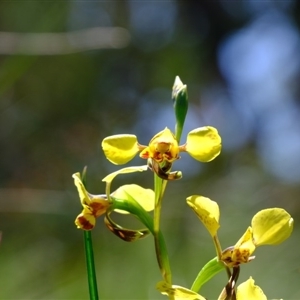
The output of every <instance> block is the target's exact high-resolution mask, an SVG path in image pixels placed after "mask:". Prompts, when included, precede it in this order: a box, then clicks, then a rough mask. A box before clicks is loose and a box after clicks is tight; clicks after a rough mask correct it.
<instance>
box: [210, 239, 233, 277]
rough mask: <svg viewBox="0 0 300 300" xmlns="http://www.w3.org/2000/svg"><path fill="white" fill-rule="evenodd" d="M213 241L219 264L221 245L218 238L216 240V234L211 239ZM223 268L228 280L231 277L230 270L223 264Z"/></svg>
mask: <svg viewBox="0 0 300 300" xmlns="http://www.w3.org/2000/svg"><path fill="white" fill-rule="evenodd" d="M213 241H214V245H215V248H216V252H217V257H218V260H219V261H220V262H221V256H222V247H221V244H220V241H219V238H218V235H217V234H216V235H215V236H214V237H213ZM223 264H224V263H223ZM224 267H225V269H226V272H227V276H228V278H230V277H231V271H230V268H228V267H227V266H226V265H225V264H224Z"/></svg>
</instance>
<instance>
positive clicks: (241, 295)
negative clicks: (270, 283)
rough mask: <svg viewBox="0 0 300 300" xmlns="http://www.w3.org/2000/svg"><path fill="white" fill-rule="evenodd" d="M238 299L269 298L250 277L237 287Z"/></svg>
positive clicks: (255, 299)
mask: <svg viewBox="0 0 300 300" xmlns="http://www.w3.org/2000/svg"><path fill="white" fill-rule="evenodd" d="M236 299H237V300H267V297H266V295H265V294H264V292H263V291H262V289H261V288H260V287H259V286H257V285H254V280H253V279H252V277H250V278H249V279H248V280H247V281H245V282H243V283H241V284H240V285H239V286H238V287H237V294H236Z"/></svg>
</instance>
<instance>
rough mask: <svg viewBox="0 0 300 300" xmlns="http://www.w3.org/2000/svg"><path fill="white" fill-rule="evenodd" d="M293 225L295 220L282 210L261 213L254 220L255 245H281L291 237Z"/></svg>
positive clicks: (273, 209)
mask: <svg viewBox="0 0 300 300" xmlns="http://www.w3.org/2000/svg"><path fill="white" fill-rule="evenodd" d="M293 223H294V220H293V218H292V217H291V216H290V214H289V213H287V212H286V211H285V210H284V209H282V208H268V209H263V210H261V211H259V212H258V213H257V214H256V215H255V216H254V217H253V219H252V228H253V240H254V243H255V245H256V246H260V245H277V244H280V243H281V242H283V241H284V240H285V239H287V238H288V237H289V236H290V235H291V233H292V231H293Z"/></svg>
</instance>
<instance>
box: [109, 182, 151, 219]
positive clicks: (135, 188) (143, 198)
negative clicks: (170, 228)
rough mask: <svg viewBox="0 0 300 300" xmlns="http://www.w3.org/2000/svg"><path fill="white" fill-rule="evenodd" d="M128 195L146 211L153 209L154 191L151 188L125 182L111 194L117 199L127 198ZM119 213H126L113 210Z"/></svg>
mask: <svg viewBox="0 0 300 300" xmlns="http://www.w3.org/2000/svg"><path fill="white" fill-rule="evenodd" d="M128 195H130V196H131V197H132V198H133V199H134V200H135V201H136V202H138V203H139V204H140V205H141V206H142V207H143V208H144V209H145V210H146V211H151V210H153V209H154V197H155V194H154V191H153V190H151V189H144V188H142V187H141V186H139V185H137V184H126V185H123V186H121V187H119V188H118V189H117V190H116V191H115V192H114V193H113V194H112V196H113V197H115V198H117V199H127V198H128ZM115 211H117V212H119V213H124V214H128V212H126V211H123V210H115Z"/></svg>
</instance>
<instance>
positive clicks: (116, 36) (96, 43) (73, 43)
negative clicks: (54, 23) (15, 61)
mask: <svg viewBox="0 0 300 300" xmlns="http://www.w3.org/2000/svg"><path fill="white" fill-rule="evenodd" d="M129 40H130V35H129V32H128V31H127V30H126V29H124V28H121V27H94V28H88V29H82V30H78V31H73V32H66V33H16V32H0V54H8V55H12V54H19V55H61V54H70V53H76V52H81V51H86V50H95V49H107V48H123V47H126V46H127V45H128V43H129Z"/></svg>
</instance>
